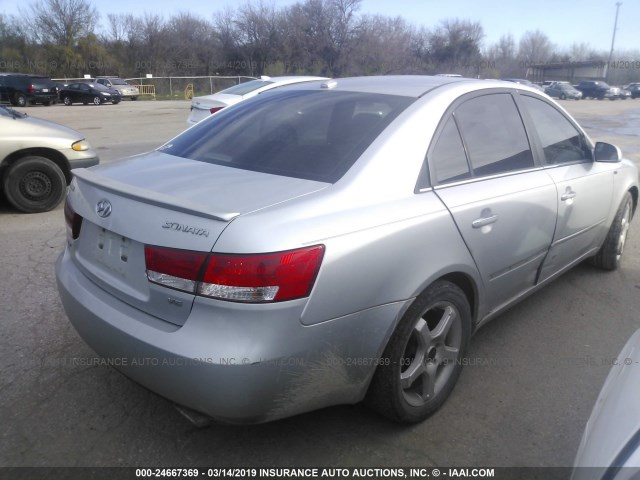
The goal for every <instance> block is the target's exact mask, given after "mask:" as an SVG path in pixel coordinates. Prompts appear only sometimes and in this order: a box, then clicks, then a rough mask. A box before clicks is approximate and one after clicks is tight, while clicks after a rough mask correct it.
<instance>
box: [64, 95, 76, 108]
mask: <svg viewBox="0 0 640 480" xmlns="http://www.w3.org/2000/svg"><path fill="white" fill-rule="evenodd" d="M62 103H64V104H65V105H66V106H67V107H69V106H71V105H73V102H72V101H71V97H68V96H66V97H64V98H63V99H62Z"/></svg>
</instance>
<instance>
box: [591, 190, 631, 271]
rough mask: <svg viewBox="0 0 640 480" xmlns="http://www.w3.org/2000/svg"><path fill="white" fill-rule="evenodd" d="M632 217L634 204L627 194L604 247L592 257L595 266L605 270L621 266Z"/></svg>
mask: <svg viewBox="0 0 640 480" xmlns="http://www.w3.org/2000/svg"><path fill="white" fill-rule="evenodd" d="M632 216H633V203H632V199H631V194H630V193H629V192H627V193H626V194H625V196H624V197H623V198H622V203H620V208H618V212H617V213H616V216H615V218H614V219H613V223H612V224H611V228H609V233H607V237H606V238H605V239H604V243H603V244H602V247H600V250H599V251H598V253H596V255H595V256H594V257H591V263H592V264H593V265H594V266H596V267H598V268H602V269H604V270H615V269H617V268H618V267H619V266H620V259H621V258H622V253H623V252H624V246H625V243H626V241H627V236H628V234H629V224H630V223H631V217H632Z"/></svg>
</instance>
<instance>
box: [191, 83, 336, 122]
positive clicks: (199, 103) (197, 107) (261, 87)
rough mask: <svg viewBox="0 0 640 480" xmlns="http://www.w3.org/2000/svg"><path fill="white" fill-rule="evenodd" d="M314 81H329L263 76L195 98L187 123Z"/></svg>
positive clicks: (192, 101)
mask: <svg viewBox="0 0 640 480" xmlns="http://www.w3.org/2000/svg"><path fill="white" fill-rule="evenodd" d="M313 80H327V78H326V77H301V76H291V77H273V78H272V77H267V76H262V77H260V78H259V79H257V80H251V81H249V82H244V83H240V84H238V85H234V86H233V87H229V88H227V89H225V90H221V91H219V92H217V93H214V94H213V95H204V96H202V97H193V99H192V100H191V113H190V114H189V118H188V119H187V123H188V124H190V125H195V124H196V123H198V122H199V121H200V120H204V119H205V118H207V117H208V116H209V115H211V114H213V113H216V112H217V111H218V110H222V109H223V108H224V107H229V106H231V105H234V104H236V103H238V102H241V101H242V100H245V99H247V98H251V97H254V96H256V95H258V94H259V93H262V92H264V91H266V90H271V89H272V88H277V87H281V86H283V85H290V84H292V83H302V82H311V81H313Z"/></svg>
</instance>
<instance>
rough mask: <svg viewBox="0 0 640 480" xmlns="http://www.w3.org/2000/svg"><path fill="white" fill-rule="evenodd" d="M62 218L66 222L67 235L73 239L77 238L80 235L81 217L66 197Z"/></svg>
mask: <svg viewBox="0 0 640 480" xmlns="http://www.w3.org/2000/svg"><path fill="white" fill-rule="evenodd" d="M64 220H65V223H66V224H67V236H68V237H70V238H72V239H73V240H75V239H77V238H78V237H79V236H80V228H81V227H82V217H81V216H80V215H78V214H77V213H76V212H75V211H74V210H73V208H71V205H69V200H68V199H67V200H66V201H65V202H64Z"/></svg>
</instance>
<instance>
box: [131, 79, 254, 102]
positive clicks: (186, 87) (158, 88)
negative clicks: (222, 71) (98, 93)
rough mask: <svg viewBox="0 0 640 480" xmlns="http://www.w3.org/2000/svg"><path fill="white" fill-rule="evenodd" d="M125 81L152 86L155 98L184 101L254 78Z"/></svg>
mask: <svg viewBox="0 0 640 480" xmlns="http://www.w3.org/2000/svg"><path fill="white" fill-rule="evenodd" d="M125 80H126V81H127V82H128V83H130V84H131V85H153V86H154V90H155V94H156V97H160V98H176V99H185V98H190V96H191V95H192V96H194V97H197V96H199V95H210V94H212V93H216V92H219V91H220V90H224V89H225V88H229V87H231V86H233V85H237V84H239V83H243V82H247V81H249V80H254V77H246V76H233V77H223V76H211V77H152V78H146V77H139V78H126V79H125Z"/></svg>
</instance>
